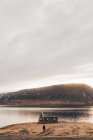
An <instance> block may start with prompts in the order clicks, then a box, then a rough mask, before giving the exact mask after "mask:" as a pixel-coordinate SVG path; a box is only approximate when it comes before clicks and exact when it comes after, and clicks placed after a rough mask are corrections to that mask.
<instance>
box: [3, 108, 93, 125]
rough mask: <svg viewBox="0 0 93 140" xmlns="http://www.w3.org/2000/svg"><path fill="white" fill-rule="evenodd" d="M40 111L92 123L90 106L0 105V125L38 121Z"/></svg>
mask: <svg viewBox="0 0 93 140" xmlns="http://www.w3.org/2000/svg"><path fill="white" fill-rule="evenodd" d="M40 112H44V114H45V115H54V116H58V117H59V122H60V121H66V122H90V123H93V107H91V108H31V107H29V108H25V107H22V108H20V107H2V106H1V107H0V127H3V126H7V125H10V124H16V123H26V122H30V123H32V122H38V119H39V115H40Z"/></svg>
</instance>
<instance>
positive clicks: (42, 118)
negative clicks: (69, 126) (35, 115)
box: [38, 112, 58, 124]
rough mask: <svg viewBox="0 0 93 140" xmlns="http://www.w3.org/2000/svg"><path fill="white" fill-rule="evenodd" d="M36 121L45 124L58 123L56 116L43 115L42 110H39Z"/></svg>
mask: <svg viewBox="0 0 93 140" xmlns="http://www.w3.org/2000/svg"><path fill="white" fill-rule="evenodd" d="M38 123H41V124H44V123H45V124H46V123H58V117H57V116H45V115H44V113H43V112H41V114H40V117H39V121H38Z"/></svg>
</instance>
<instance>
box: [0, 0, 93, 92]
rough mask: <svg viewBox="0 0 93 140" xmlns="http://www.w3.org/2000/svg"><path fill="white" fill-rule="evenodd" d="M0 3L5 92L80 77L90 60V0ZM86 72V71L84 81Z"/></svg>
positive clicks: (92, 22)
mask: <svg viewBox="0 0 93 140" xmlns="http://www.w3.org/2000/svg"><path fill="white" fill-rule="evenodd" d="M1 2H2V3H1V4H0V5H2V7H3V8H1V11H2V14H0V19H1V23H0V25H1V26H0V30H1V33H0V37H1V40H0V69H1V70H0V85H1V86H2V87H4V88H5V89H6V90H7V86H10V89H11V84H13V85H14V88H15V87H17V86H18V87H19V85H20V83H21V82H23V83H24V82H29V81H30V82H31V83H32V82H33V81H34V80H35V81H36V80H42V79H44V78H47V77H48V78H49V77H50V79H51V77H55V76H62V75H63V76H64V75H70V74H75V75H77V74H81V75H83V71H82V70H81V67H82V66H83V65H88V64H90V63H92V60H93V56H92V52H93V47H92V45H93V41H92V36H93V32H92V31H93V18H92V17H93V10H92V5H93V1H92V0H89V1H87V0H65V1H64V0H54V1H53V0H46V1H45V0H35V1H33V0H27V1H26V0H23V1H22V0H16V1H15V0H14V2H13V1H12V0H9V1H6V0H4V1H1ZM91 71H92V69H91ZM89 72H90V71H85V70H84V75H88V74H89ZM91 74H92V72H91ZM85 78H87V76H85ZM15 85H16V86H15ZM24 86H25V87H26V85H24Z"/></svg>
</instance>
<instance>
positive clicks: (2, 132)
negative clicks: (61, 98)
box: [0, 122, 93, 140]
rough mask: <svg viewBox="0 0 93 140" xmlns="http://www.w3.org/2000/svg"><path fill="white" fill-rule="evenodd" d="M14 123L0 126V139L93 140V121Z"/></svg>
mask: <svg viewBox="0 0 93 140" xmlns="http://www.w3.org/2000/svg"><path fill="white" fill-rule="evenodd" d="M42 127H43V125H42V124H37V123H25V124H14V125H10V126H6V127H3V128H0V140H70V139H71V140H73V139H76V140H83V139H84V140H93V124H92V123H67V122H63V123H55V124H46V125H45V127H46V130H45V132H43V129H42Z"/></svg>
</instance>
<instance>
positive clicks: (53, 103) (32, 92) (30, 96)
mask: <svg viewBox="0 0 93 140" xmlns="http://www.w3.org/2000/svg"><path fill="white" fill-rule="evenodd" d="M0 104H1V105H13V106H39V107H42V106H43V107H44V106H45V107H47V106H50V107H62V106H87V105H93V88H91V87H90V86H88V85H85V84H63V85H54V86H48V87H43V88H35V89H25V90H20V91H17V92H10V93H6V94H3V95H2V96H1V98H0Z"/></svg>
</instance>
